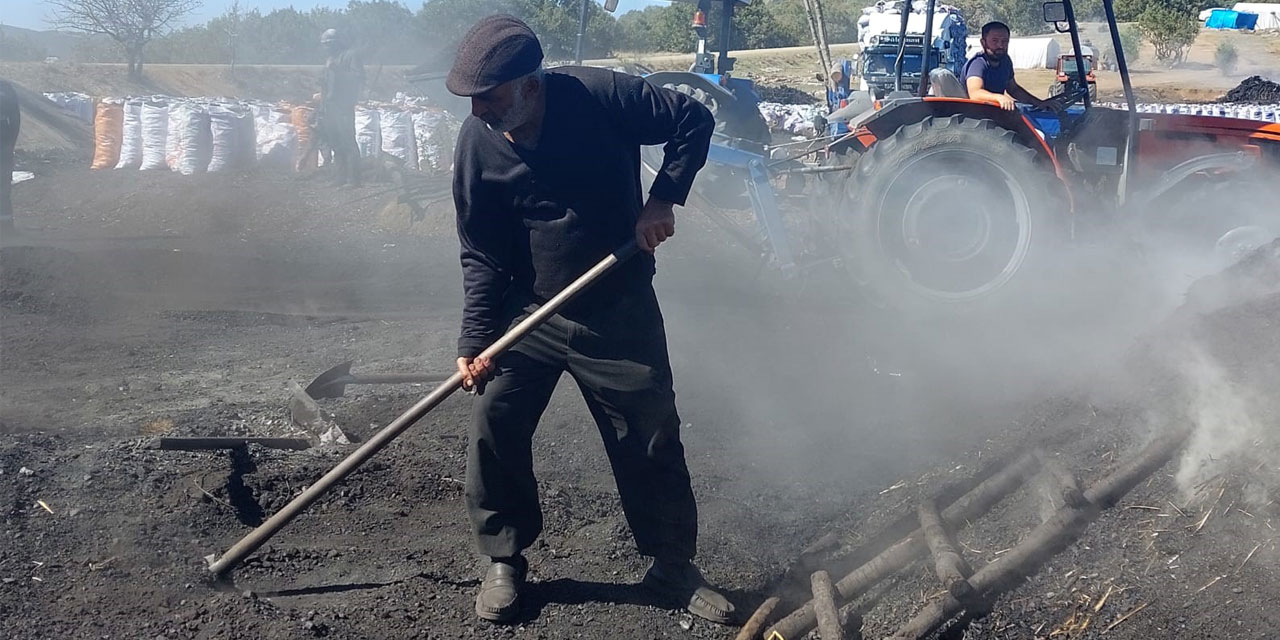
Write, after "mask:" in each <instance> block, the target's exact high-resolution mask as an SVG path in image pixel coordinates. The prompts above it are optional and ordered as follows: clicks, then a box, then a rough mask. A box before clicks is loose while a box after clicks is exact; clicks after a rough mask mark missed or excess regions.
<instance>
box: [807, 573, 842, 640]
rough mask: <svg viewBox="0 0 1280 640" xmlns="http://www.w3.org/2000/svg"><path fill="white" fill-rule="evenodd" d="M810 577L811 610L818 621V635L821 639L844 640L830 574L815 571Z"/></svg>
mask: <svg viewBox="0 0 1280 640" xmlns="http://www.w3.org/2000/svg"><path fill="white" fill-rule="evenodd" d="M810 579H811V581H812V584H813V611H814V614H815V616H816V617H817V621H818V635H819V636H821V637H822V640H844V628H843V627H841V626H840V615H839V613H838V611H837V610H836V594H835V587H833V586H832V585H831V576H830V575H828V574H827V572H826V571H815V572H813V576H811V578H810Z"/></svg>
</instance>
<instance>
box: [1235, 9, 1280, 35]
mask: <svg viewBox="0 0 1280 640" xmlns="http://www.w3.org/2000/svg"><path fill="white" fill-rule="evenodd" d="M1231 10H1232V11H1238V12H1240V13H1256V14H1258V24H1257V25H1256V26H1254V30H1255V31H1273V30H1277V29H1280V4H1273V3H1262V2H1237V3H1236V4H1235V6H1233V7H1231Z"/></svg>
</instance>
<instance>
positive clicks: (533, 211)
mask: <svg viewBox="0 0 1280 640" xmlns="http://www.w3.org/2000/svg"><path fill="white" fill-rule="evenodd" d="M545 78H546V96H547V108H546V116H545V118H544V121H543V125H542V133H541V136H540V138H539V141H538V144H537V145H536V148H535V149H532V150H529V149H524V148H521V147H518V146H516V145H514V144H512V143H511V142H509V141H508V140H507V139H506V138H505V137H504V136H503V135H502V134H501V133H499V132H497V131H493V130H491V129H489V128H488V127H487V126H486V125H485V124H484V122H483V121H481V120H480V119H478V118H476V117H474V116H470V117H468V118H467V119H466V121H465V122H463V124H462V131H461V132H460V133H459V136H458V143H457V149H456V151H455V158H454V160H455V162H454V182H453V195H454V204H455V205H456V207H457V215H458V238H459V240H460V242H461V245H462V273H463V288H464V290H465V301H464V307H463V312H462V334H461V337H460V338H459V340H458V355H459V356H462V357H474V356H476V355H479V354H480V352H481V351H483V350H484V349H485V348H486V347H488V346H489V345H490V344H492V343H493V342H494V341H495V340H497V338H498V337H499V336H500V335H501V334H502V332H503V331H505V330H506V328H507V327H506V325H505V323H506V322H507V321H509V320H510V317H509V315H508V314H509V313H510V312H511V310H512V307H513V305H522V304H525V303H530V302H545V301H546V300H549V299H550V298H552V297H553V296H555V294H557V293H559V292H560V290H561V289H563V288H564V287H565V286H566V285H568V284H569V283H571V282H573V281H574V280H575V279H577V278H578V276H580V275H582V274H583V273H584V272H585V271H587V270H588V269H589V268H591V267H592V266H593V265H595V264H596V263H597V262H599V261H600V260H601V259H602V258H604V257H605V256H607V255H609V254H610V253H611V252H612V251H613V250H615V249H617V248H618V247H620V246H622V245H623V244H625V243H626V242H627V241H628V240H630V239H632V238H634V237H635V224H636V219H637V217H638V216H639V214H640V210H641V208H642V207H643V204H644V202H643V194H642V193H641V186H640V146H641V145H654V144H665V145H666V146H665V147H664V153H665V158H664V161H663V166H662V169H661V170H660V171H659V173H658V176H657V178H656V179H655V180H654V183H653V186H652V187H651V188H650V189H649V194H650V196H651V197H655V198H659V199H662V200H668V201H671V202H674V203H676V204H680V205H683V204H684V203H685V199H686V198H687V197H688V195H689V189H690V187H691V186H692V185H693V178H694V175H695V174H696V173H697V172H698V170H699V169H701V168H702V166H703V164H705V162H706V159H707V149H708V147H709V145H710V142H711V132H712V130H713V128H714V126H715V121H714V119H713V118H712V115H711V112H710V111H709V110H707V108H706V107H704V106H702V105H701V104H699V103H698V102H696V101H695V100H693V99H691V98H689V97H688V96H685V95H683V94H679V93H676V92H674V91H669V90H666V89H659V88H657V87H655V86H653V85H651V84H649V83H648V82H645V81H644V80H643V79H641V78H639V77H637V76H632V75H627V74H622V73H615V72H613V71H609V70H606V69H594V68H580V67H570V68H558V69H556V70H555V71H548V72H547V73H546V75H545ZM653 274H654V260H653V257H652V256H650V255H649V254H646V253H643V252H642V253H641V254H640V255H638V256H636V257H634V258H632V259H631V260H629V261H628V262H627V263H625V264H622V265H619V266H618V267H617V268H616V269H615V270H614V271H613V272H611V273H610V274H609V275H608V276H606V277H605V278H604V279H603V280H601V281H599V282H597V283H596V284H594V285H592V287H591V288H590V289H588V290H587V291H585V292H584V293H583V294H582V295H581V296H579V297H578V298H576V299H574V301H573V302H572V303H571V304H569V305H567V306H566V307H565V308H564V309H563V310H562V311H561V314H562V315H564V316H565V317H568V318H573V319H583V318H586V317H587V316H588V315H589V314H590V313H591V311H592V310H594V309H598V308H600V307H601V306H602V305H606V304H608V302H609V301H610V300H611V299H616V298H617V297H618V296H619V295H622V294H625V293H627V292H628V291H638V290H642V288H643V287H647V286H649V285H650V283H651V281H652V279H653Z"/></svg>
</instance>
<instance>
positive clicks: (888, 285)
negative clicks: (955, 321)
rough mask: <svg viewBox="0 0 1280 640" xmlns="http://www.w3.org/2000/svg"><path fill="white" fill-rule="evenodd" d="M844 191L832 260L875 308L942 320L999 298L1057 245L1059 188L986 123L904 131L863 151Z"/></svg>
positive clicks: (957, 119) (1003, 132) (951, 121)
mask: <svg viewBox="0 0 1280 640" xmlns="http://www.w3.org/2000/svg"><path fill="white" fill-rule="evenodd" d="M846 189H847V193H846V198H845V202H847V203H849V204H848V207H849V209H847V210H845V211H842V212H840V214H839V216H840V218H841V220H840V221H838V222H837V226H838V228H839V229H840V230H841V231H840V235H841V238H840V243H841V247H842V253H844V255H845V259H846V261H847V262H848V265H849V267H850V268H851V269H852V271H853V275H854V276H855V277H856V278H857V279H858V281H859V282H860V283H861V284H862V285H863V287H864V290H865V291H866V292H867V293H868V294H869V296H870V297H871V298H872V299H873V300H875V301H876V302H878V303H880V304H881V305H883V306H892V307H907V308H916V309H922V310H934V311H939V312H943V313H950V312H954V311H962V310H966V309H970V308H973V307H975V306H983V305H985V304H986V303H989V302H992V301H998V300H1002V299H1005V298H1006V297H1007V296H1008V295H1009V294H1010V293H1011V292H1016V291H1017V290H1021V289H1022V287H1021V286H1016V284H1015V283H1021V282H1026V281H1028V280H1034V272H1042V270H1043V269H1044V267H1045V266H1046V265H1045V262H1046V261H1047V257H1048V256H1050V255H1052V254H1053V253H1055V252H1054V251H1052V250H1051V249H1050V248H1049V246H1046V245H1050V246H1051V245H1053V244H1056V242H1055V241H1056V240H1058V239H1060V238H1061V237H1062V236H1061V231H1060V227H1062V226H1064V225H1062V224H1061V223H1062V221H1063V216H1060V215H1059V212H1060V211H1061V210H1062V209H1064V208H1065V207H1064V206H1062V203H1063V201H1064V200H1065V198H1064V197H1063V195H1062V193H1061V186H1060V183H1057V181H1056V179H1055V178H1054V176H1053V173H1052V170H1051V169H1048V168H1047V167H1045V166H1042V165H1040V164H1037V162H1036V160H1035V151H1033V150H1032V149H1030V148H1028V147H1026V146H1025V145H1023V144H1022V143H1020V142H1018V141H1017V140H1016V139H1015V137H1014V134H1013V132H1011V131H1009V130H1007V129H1003V128H1001V127H999V126H998V125H996V124H995V123H994V122H992V121H990V120H982V119H969V118H964V117H961V116H951V117H945V118H944V117H939V118H926V119H925V120H923V121H921V122H917V123H913V124H908V125H905V126H903V127H901V128H900V129H899V130H898V131H897V132H896V133H895V134H894V135H893V136H891V137H889V138H886V139H884V140H881V141H879V142H877V143H875V144H873V145H872V147H871V149H870V150H869V151H868V152H867V153H866V154H864V155H863V157H862V158H861V159H860V161H859V162H858V167H857V169H856V170H855V171H854V173H853V176H852V177H851V178H850V179H849V181H848V182H847V184H846Z"/></svg>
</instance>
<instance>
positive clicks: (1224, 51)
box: [1213, 40, 1240, 75]
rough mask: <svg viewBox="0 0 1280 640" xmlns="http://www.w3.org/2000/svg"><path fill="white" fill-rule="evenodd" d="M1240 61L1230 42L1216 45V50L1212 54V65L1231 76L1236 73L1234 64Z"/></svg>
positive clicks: (1226, 41) (1238, 53)
mask: <svg viewBox="0 0 1280 640" xmlns="http://www.w3.org/2000/svg"><path fill="white" fill-rule="evenodd" d="M1239 61H1240V52H1239V51H1236V46H1235V45H1234V44H1232V43H1231V41H1230V40H1223V41H1222V42H1219V43H1218V48H1217V49H1216V50H1214V52H1213V63H1214V64H1216V65H1218V68H1219V69H1221V70H1222V72H1223V73H1225V74H1227V75H1231V74H1233V73H1235V71H1236V63H1237V62H1239Z"/></svg>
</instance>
